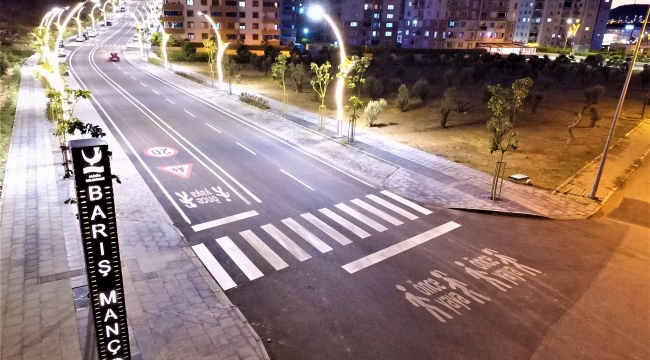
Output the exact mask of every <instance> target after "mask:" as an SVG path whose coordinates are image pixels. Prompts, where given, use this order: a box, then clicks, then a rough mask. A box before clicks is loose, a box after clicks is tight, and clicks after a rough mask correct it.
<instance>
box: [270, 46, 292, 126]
mask: <svg viewBox="0 0 650 360" xmlns="http://www.w3.org/2000/svg"><path fill="white" fill-rule="evenodd" d="M287 70H288V67H287V57H286V56H285V55H283V54H279V55H278V56H277V57H276V58H275V62H274V63H273V65H272V66H271V75H273V79H274V81H275V84H276V85H277V86H278V87H279V88H280V89H282V115H286V114H287V104H288V103H289V95H287V82H286V78H287Z"/></svg>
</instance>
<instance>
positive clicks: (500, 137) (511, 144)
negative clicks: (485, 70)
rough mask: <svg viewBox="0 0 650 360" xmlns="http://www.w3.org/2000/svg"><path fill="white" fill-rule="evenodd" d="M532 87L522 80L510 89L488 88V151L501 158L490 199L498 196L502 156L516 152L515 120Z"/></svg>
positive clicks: (528, 80) (495, 173) (499, 86)
mask: <svg viewBox="0 0 650 360" xmlns="http://www.w3.org/2000/svg"><path fill="white" fill-rule="evenodd" d="M532 85H533V80H531V79H530V78H523V79H518V80H516V81H515V82H514V83H513V84H512V87H511V88H510V89H507V88H503V87H502V86H501V85H499V84H497V85H494V86H489V87H488V89H489V90H490V93H492V97H491V98H490V101H488V108H489V109H490V110H492V118H490V120H489V121H488V123H487V128H488V131H489V132H490V145H489V151H490V154H492V153H494V152H495V151H500V152H501V158H500V159H499V161H498V162H497V167H496V169H495V172H494V177H493V180H492V189H491V191H490V198H491V199H495V198H497V196H498V195H497V188H498V186H497V185H498V179H499V178H500V177H501V176H502V171H503V169H504V168H503V167H502V166H503V156H504V155H505V153H506V151H508V150H513V151H514V150H517V147H518V144H517V139H516V136H517V133H516V132H515V131H514V126H515V118H516V116H517V113H518V112H519V108H520V107H521V104H522V102H523V100H524V99H525V98H526V96H528V91H529V89H530V87H531V86H532ZM502 181H503V180H502Z"/></svg>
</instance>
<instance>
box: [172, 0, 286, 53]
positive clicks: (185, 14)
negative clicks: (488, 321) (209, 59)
mask: <svg viewBox="0 0 650 360" xmlns="http://www.w3.org/2000/svg"><path fill="white" fill-rule="evenodd" d="M162 12H163V14H162V19H163V26H164V28H165V32H167V33H168V34H170V35H171V36H173V37H174V38H176V39H177V40H189V41H192V42H202V41H203V40H205V39H209V38H211V37H212V36H215V31H214V29H213V28H212V26H211V25H210V23H209V21H208V20H207V19H206V18H205V17H203V16H200V15H199V12H202V13H205V14H210V16H211V17H212V20H213V21H214V22H215V24H217V27H218V28H219V29H220V34H221V37H222V39H223V40H224V41H228V42H233V43H234V42H242V43H244V44H246V45H259V44H261V43H262V41H266V42H268V43H269V44H270V45H280V2H279V1H263V0H169V1H167V0H166V1H165V2H164V3H163V5H162Z"/></svg>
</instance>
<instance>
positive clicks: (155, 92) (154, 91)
mask: <svg viewBox="0 0 650 360" xmlns="http://www.w3.org/2000/svg"><path fill="white" fill-rule="evenodd" d="M151 91H153V93H154V94H156V95H160V94H158V92H157V91H156V90H151Z"/></svg>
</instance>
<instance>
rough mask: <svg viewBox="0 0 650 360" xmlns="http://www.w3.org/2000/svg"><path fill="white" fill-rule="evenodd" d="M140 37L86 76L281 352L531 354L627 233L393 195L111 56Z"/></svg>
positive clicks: (129, 147) (90, 46)
mask: <svg viewBox="0 0 650 360" xmlns="http://www.w3.org/2000/svg"><path fill="white" fill-rule="evenodd" d="M133 33H134V31H133V29H132V24H130V23H129V22H128V21H127V22H118V23H116V25H115V26H113V27H112V28H111V29H109V30H108V31H106V32H105V33H103V34H102V35H101V36H100V37H98V38H97V39H96V40H93V41H92V42H89V43H87V44H85V45H84V46H81V47H79V48H78V49H75V50H74V51H73V53H72V54H71V55H70V56H69V57H68V58H69V59H68V60H69V61H70V63H71V70H72V73H73V75H74V76H75V77H76V78H77V79H78V80H79V81H80V83H81V84H82V85H83V86H84V87H86V88H88V89H89V90H91V92H92V94H93V97H94V100H93V105H94V106H95V108H96V109H97V110H98V112H99V113H100V115H101V116H102V117H103V119H104V120H105V122H106V123H107V124H108V126H109V127H110V129H111V131H112V133H113V134H117V135H116V136H118V141H119V142H120V144H121V145H122V146H123V147H124V149H125V151H126V152H127V154H128V155H129V157H130V159H131V161H133V163H134V164H135V166H136V167H137V169H138V171H139V172H140V173H141V174H142V176H143V178H144V179H145V181H146V182H147V184H148V185H149V187H150V188H151V190H152V191H153V192H154V193H155V195H156V196H157V198H158V199H159V201H160V202H161V204H162V205H163V207H164V208H165V210H166V211H167V213H168V214H169V215H170V217H171V218H172V220H173V221H174V223H175V225H176V226H177V227H178V228H179V229H180V230H181V231H182V232H183V234H184V235H185V236H186V238H187V240H188V242H189V245H190V246H193V247H194V249H195V250H196V251H197V253H198V254H199V256H200V257H201V258H202V260H203V261H204V263H205V264H206V267H208V269H210V270H211V272H212V273H213V275H214V276H215V277H216V278H217V280H218V281H219V283H220V284H221V285H222V287H223V288H224V289H227V290H226V293H227V295H228V297H229V298H230V299H231V300H232V302H233V303H234V304H235V305H237V306H238V307H239V308H240V309H241V310H242V312H243V313H244V315H245V316H246V318H247V319H248V320H249V321H250V322H251V323H252V324H253V326H254V327H255V328H256V330H257V332H258V333H259V335H260V336H261V337H262V338H263V339H265V340H266V339H269V340H270V341H269V342H267V344H266V345H267V348H268V350H269V353H270V355H271V357H272V358H274V359H300V360H306V359H407V358H412V359H489V358H498V359H526V358H529V357H530V356H531V354H533V352H534V351H535V349H537V347H538V346H539V344H540V343H541V342H542V340H543V338H544V336H545V334H546V332H547V330H548V329H549V327H551V326H552V325H553V324H555V323H556V322H557V321H558V320H559V319H560V318H561V317H562V316H563V314H565V313H566V311H567V310H568V309H570V308H571V307H572V306H573V304H575V303H576V302H577V301H578V300H579V299H580V298H581V296H582V294H583V293H584V292H585V291H586V290H587V289H588V288H589V287H590V285H591V283H592V282H593V281H594V279H595V278H596V277H597V275H598V274H599V272H600V271H601V270H602V268H603V267H604V266H605V265H606V264H607V262H608V259H609V258H610V257H611V256H612V254H613V253H614V252H615V251H616V249H617V247H618V246H619V244H620V242H621V241H622V239H623V236H624V234H625V232H626V225H625V224H621V223H615V222H607V223H603V222H593V221H573V222H569V221H562V222H559V221H547V220H540V219H529V218H508V217H499V216H491V215H483V214H475V213H465V212H457V211H450V210H447V209H443V208H432V207H429V208H428V209H424V208H421V207H418V206H417V205H416V204H413V203H409V202H405V201H404V200H403V199H401V198H395V197H394V196H392V195H391V194H390V193H387V192H382V190H383V189H382V188H381V186H380V185H379V184H373V183H371V182H369V181H367V180H365V179H360V178H355V177H353V176H351V175H349V174H347V173H346V172H345V169H338V168H337V165H336V164H325V163H323V162H321V161H318V160H317V159H315V158H314V156H315V155H313V154H306V153H305V152H301V151H298V150H297V149H296V148H294V147H290V146H288V145H287V144H286V143H283V142H281V141H278V140H276V139H274V138H272V137H270V136H269V135H268V134H266V133H264V132H263V131H261V130H259V129H256V128H253V127H251V126H249V124H247V122H246V120H245V119H237V118H233V117H231V116H229V115H227V114H225V113H224V112H222V111H220V110H219V107H220V105H221V104H206V103H204V102H201V101H199V100H197V99H195V98H194V97H192V96H189V95H188V94H185V93H183V92H181V91H179V90H178V89H176V88H174V87H173V86H169V85H168V84H166V83H163V82H161V81H159V80H158V79H157V78H155V77H152V76H150V75H148V74H146V73H144V72H142V71H140V70H139V69H138V68H136V67H135V66H133V65H132V64H130V63H129V62H128V61H124V60H122V61H120V62H109V61H108V60H107V58H108V53H109V51H110V50H111V49H113V50H115V51H117V52H119V53H120V54H121V52H122V45H124V44H126V43H127V41H128V40H129V39H130V38H131V36H132V35H133ZM156 147H166V148H173V150H171V149H170V150H162V149H151V148H156ZM147 149H149V155H154V156H149V155H147V154H146V153H147ZM156 155H157V156H156ZM316 157H317V156H316ZM190 164H191V170H189V168H190ZM116 191H119V188H117V189H116ZM190 198H191V199H192V200H189V199H190ZM378 211H381V212H378ZM341 219H344V220H345V221H342V220H341ZM346 221H347V222H346ZM351 223H352V224H351Z"/></svg>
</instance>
